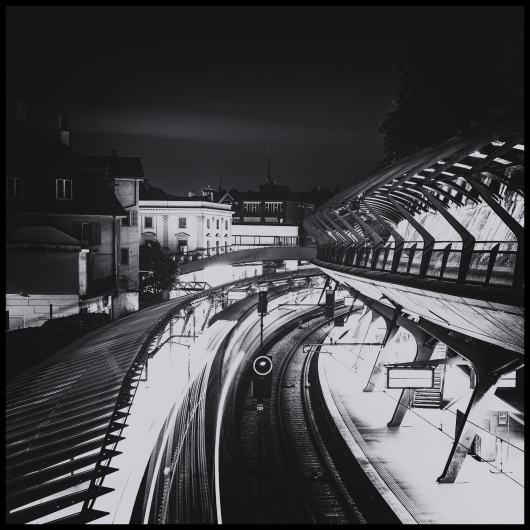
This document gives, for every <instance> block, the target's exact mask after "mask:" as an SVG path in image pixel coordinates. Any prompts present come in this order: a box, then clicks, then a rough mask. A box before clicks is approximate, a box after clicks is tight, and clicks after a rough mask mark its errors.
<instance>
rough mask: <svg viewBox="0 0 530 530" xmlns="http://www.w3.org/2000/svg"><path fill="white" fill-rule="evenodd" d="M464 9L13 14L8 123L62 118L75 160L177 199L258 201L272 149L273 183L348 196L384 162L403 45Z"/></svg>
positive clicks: (28, 10) (53, 10)
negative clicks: (124, 164) (211, 193)
mask: <svg viewBox="0 0 530 530" xmlns="http://www.w3.org/2000/svg"><path fill="white" fill-rule="evenodd" d="M459 9H461V8H458V7H456V8H455V7H450V8H438V9H435V8H429V7H424V8H418V7H294V8H285V7H243V8H242V7H235V8H231V7H230V8H226V7H225V8H217V7H193V8H189V7H8V8H7V20H6V28H7V34H6V42H7V55H6V57H7V100H6V106H7V109H6V110H7V111H8V112H9V113H12V112H14V111H13V110H12V109H13V107H14V104H13V101H15V100H16V99H19V100H21V101H23V102H25V103H26V105H27V122H28V125H31V126H32V127H34V128H37V129H39V130H41V131H42V132H45V133H46V134H48V135H50V136H51V135H53V134H56V131H57V126H58V125H57V123H58V115H59V113H66V114H67V116H68V121H69V128H70V138H71V142H72V146H73V148H74V149H75V150H76V151H78V152H80V153H82V154H86V155H109V156H110V155H111V150H112V149H117V151H118V156H141V157H142V160H143V164H144V170H145V173H146V177H148V178H149V179H150V182H151V184H152V185H155V186H159V187H162V188H163V189H164V190H165V191H167V192H169V193H176V194H178V193H180V191H181V190H182V191H183V192H184V193H186V192H187V190H189V189H194V190H195V191H196V193H200V190H201V189H202V188H203V187H204V186H206V185H211V186H212V187H214V188H217V187H218V185H219V179H222V183H223V187H224V188H231V187H234V188H239V189H240V190H248V189H255V190H257V188H258V185H259V184H262V183H265V177H266V174H267V152H268V151H269V150H270V151H271V165H272V175H273V176H276V175H282V177H283V178H282V179H281V181H277V183H281V184H285V185H288V186H290V187H291V189H293V190H296V191H308V190H309V189H311V188H313V187H314V186H317V185H321V186H325V187H327V188H328V189H331V190H333V188H334V187H335V186H336V185H338V186H340V187H341V189H345V188H346V187H348V186H350V185H352V184H353V183H354V182H356V181H357V180H359V179H360V178H362V177H364V176H365V175H367V174H368V173H370V172H371V171H372V170H373V169H374V167H375V166H376V164H377V163H378V162H379V161H380V159H381V158H382V153H381V141H380V138H379V135H378V134H377V132H376V131H377V127H378V121H379V120H380V119H381V118H382V117H383V116H384V114H385V112H386V110H387V108H388V106H389V105H390V103H391V101H392V97H393V87H394V85H395V84H396V77H395V75H394V73H393V71H392V69H393V66H394V63H395V61H396V52H397V50H398V47H399V38H400V36H401V35H403V34H404V33H405V32H407V31H410V30H411V28H412V27H413V24H417V23H421V20H422V19H424V17H429V18H431V17H432V16H435V17H436V16H440V10H441V11H443V13H441V14H442V15H443V16H442V17H441V22H440V23H442V22H443V19H444V18H445V19H446V20H449V19H450V18H451V16H454V15H455V14H456V15H457V14H458V12H459V11H458V10H459ZM468 9H469V8H468ZM471 9H481V8H471Z"/></svg>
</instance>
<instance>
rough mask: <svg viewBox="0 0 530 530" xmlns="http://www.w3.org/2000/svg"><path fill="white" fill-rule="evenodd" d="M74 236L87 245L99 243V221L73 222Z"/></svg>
mask: <svg viewBox="0 0 530 530" xmlns="http://www.w3.org/2000/svg"><path fill="white" fill-rule="evenodd" d="M74 237H75V238H76V239H81V240H84V241H87V242H88V244H89V245H101V223H74Z"/></svg>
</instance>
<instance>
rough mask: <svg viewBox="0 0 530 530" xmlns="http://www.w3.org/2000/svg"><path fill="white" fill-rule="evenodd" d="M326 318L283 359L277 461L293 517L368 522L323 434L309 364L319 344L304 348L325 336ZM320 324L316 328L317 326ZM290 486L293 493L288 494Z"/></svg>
mask: <svg viewBox="0 0 530 530" xmlns="http://www.w3.org/2000/svg"><path fill="white" fill-rule="evenodd" d="M324 323H325V321H324V319H322V318H320V319H317V320H316V321H314V322H313V323H312V327H313V330H312V331H310V332H308V333H305V334H304V335H303V336H302V337H301V338H299V339H298V340H297V342H296V344H295V345H294V347H292V348H291V350H290V351H289V353H288V354H287V355H285V356H284V358H283V359H282V362H281V365H280V366H279V373H278V377H277V378H276V381H275V382H273V398H272V399H271V411H270V414H271V418H270V419H271V430H272V438H273V448H274V452H275V456H276V459H277V461H278V462H279V463H280V462H284V463H285V467H286V474H287V475H289V476H290V484H291V487H290V488H286V499H285V501H286V502H287V503H288V504H289V505H290V508H291V510H292V514H293V518H294V519H295V520H294V521H293V522H295V523H296V522H300V523H310V524H311V523H312V524H330V523H331V524H363V523H366V521H365V519H364V518H363V516H362V514H361V512H360V511H359V510H358V508H357V506H356V505H355V503H354V501H353V499H352V498H351V496H350V495H349V493H348V491H347V490H346V488H345V486H344V484H343V483H342V480H341V478H340V476H339V474H338V473H337V470H336V469H335V466H334V464H333V461H332V460H331V458H330V456H329V453H328V451H327V449H326V447H325V444H324V443H323V441H322V438H321V436H320V433H319V430H318V426H317V423H316V420H315V417H314V414H313V411H312V406H311V397H310V393H309V383H308V379H309V368H310V363H311V359H312V356H313V354H314V353H316V352H317V351H318V350H319V347H313V348H312V349H311V350H310V351H309V352H308V353H304V352H303V344H304V343H305V342H311V343H318V342H321V341H322V340H323V339H324V338H325V336H326V335H327V332H326V331H325V330H324V329H323V326H324ZM315 327H316V328H317V329H316V330H315ZM289 490H291V491H292V493H293V494H291V495H289Z"/></svg>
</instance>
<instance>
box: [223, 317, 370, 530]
mask: <svg viewBox="0 0 530 530" xmlns="http://www.w3.org/2000/svg"><path fill="white" fill-rule="evenodd" d="M340 312H342V311H339V310H338V309H337V314H340ZM304 321H306V322H309V325H310V327H311V330H310V331H308V330H307V329H300V328H295V329H293V326H291V328H290V329H288V330H287V329H285V330H284V331H283V333H279V334H278V335H277V336H276V338H275V339H274V341H273V342H269V344H268V345H267V347H266V348H265V349H264V351H263V353H264V354H267V355H270V356H271V357H272V359H273V382H272V397H271V400H270V403H265V407H264V409H263V410H262V411H261V412H260V413H258V414H259V415H261V424H260V425H261V427H259V429H260V431H261V434H260V435H259V436H256V434H257V433H256V430H257V429H256V428H257V425H258V423H259V421H260V420H259V419H258V418H259V416H257V414H256V405H255V402H253V401H252V398H251V392H250V369H249V366H250V364H249V363H247V365H246V367H245V368H243V367H242V372H243V371H244V370H246V372H247V373H246V376H245V375H243V373H240V376H239V378H238V383H239V384H238V385H235V388H233V389H232V392H233V395H234V399H232V400H230V401H231V404H232V406H231V407H228V409H227V411H226V416H225V417H224V419H223V423H224V422H225V421H226V424H225V426H226V429H225V430H224V431H225V433H224V444H222V446H221V451H222V453H223V458H224V460H225V464H224V466H223V469H222V470H221V478H223V475H224V480H222V481H221V482H222V484H223V487H222V488H221V501H222V502H221V505H222V508H223V522H230V523H240V524H242V523H247V522H248V523H256V522H259V523H271V524H330V523H332V524H333V523H340V524H363V523H366V520H365V519H364V517H363V515H362V513H361V511H360V510H359V509H358V507H357V505H356V504H355V502H354V501H353V499H352V496H351V495H350V494H349V492H348V489H347V487H345V485H344V483H343V481H342V480H341V478H340V476H339V473H338V471H337V469H336V466H335V465H334V463H333V461H332V459H331V457H330V454H329V452H328V450H327V447H329V444H330V443H331V444H335V441H334V440H333V436H334V435H333V434H332V435H331V441H330V436H326V437H325V441H324V439H323V438H324V437H323V436H321V435H320V431H319V428H318V425H317V424H320V425H321V428H322V429H327V430H328V431H329V427H328V425H327V423H326V422H325V421H323V419H322V407H321V406H320V405H321V404H320V402H319V399H318V396H317V395H315V391H317V385H316V384H313V387H311V388H309V385H308V378H309V372H310V371H312V379H313V380H314V378H315V375H316V374H314V373H313V372H314V368H315V366H316V363H314V362H312V360H313V359H315V360H316V358H317V357H318V356H317V355H314V354H315V353H318V352H319V350H320V347H319V346H317V347H315V348H311V349H310V350H309V352H308V353H304V352H303V349H304V343H308V342H309V343H318V342H321V341H322V340H323V339H324V338H325V336H326V335H327V331H326V330H324V329H323V328H324V326H325V325H326V323H327V321H326V320H325V319H324V317H323V316H322V310H320V309H319V310H315V311H311V312H310V313H309V314H306V316H305V318H304ZM293 324H294V321H293ZM309 390H311V391H312V395H313V401H315V403H314V404H315V405H317V408H318V413H315V412H314V411H313V404H312V401H311V397H312V396H311V395H310V393H309ZM316 418H318V421H317V419H316ZM228 420H230V421H228ZM328 434H329V433H328V432H327V431H326V435H328ZM258 444H259V446H260V453H261V465H258V462H257V458H256V455H257V452H258V451H257V447H258ZM326 444H327V445H326ZM338 451H341V450H340V449H339V450H338ZM336 452H337V451H334V454H335V453H336ZM341 466H342V463H341V464H338V466H337V467H339V468H341ZM346 467H347V468H348V469H347V471H346V472H347V473H349V466H346ZM252 491H254V494H252Z"/></svg>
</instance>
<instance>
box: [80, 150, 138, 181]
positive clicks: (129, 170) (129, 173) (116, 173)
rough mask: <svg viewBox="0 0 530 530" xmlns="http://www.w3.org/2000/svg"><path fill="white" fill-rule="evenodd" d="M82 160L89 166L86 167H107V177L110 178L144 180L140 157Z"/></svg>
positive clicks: (89, 157) (98, 157)
mask: <svg viewBox="0 0 530 530" xmlns="http://www.w3.org/2000/svg"><path fill="white" fill-rule="evenodd" d="M84 158H85V159H86V160H87V163H89V164H91V165H90V166H87V167H98V168H100V167H108V168H109V177H112V178H119V177H122V178H135V179H143V178H145V174H144V166H143V164H142V159H141V157H139V156H137V157H132V156H87V155H85V156H84Z"/></svg>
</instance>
